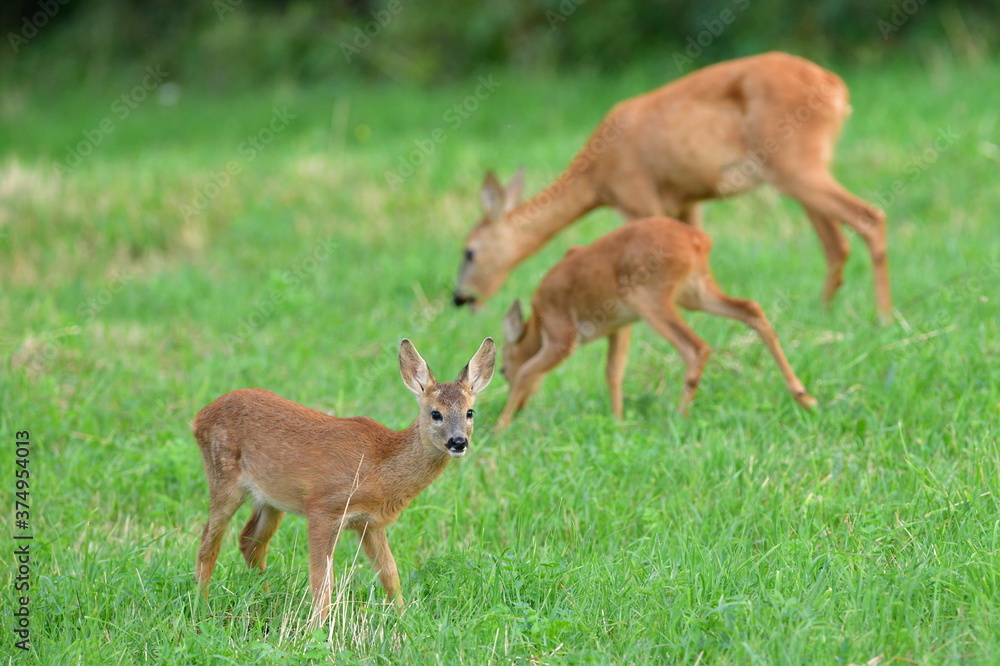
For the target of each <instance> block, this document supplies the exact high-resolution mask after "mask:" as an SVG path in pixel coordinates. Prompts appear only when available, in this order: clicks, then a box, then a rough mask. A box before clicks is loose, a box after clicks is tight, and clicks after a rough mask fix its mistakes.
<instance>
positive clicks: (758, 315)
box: [679, 275, 816, 409]
mask: <svg viewBox="0 0 1000 666" xmlns="http://www.w3.org/2000/svg"><path fill="white" fill-rule="evenodd" d="M699 286H700V288H699V289H690V290H688V291H687V292H686V293H685V295H684V298H682V299H681V300H680V301H679V302H680V304H681V305H682V306H683V307H686V308H688V309H691V310H704V311H705V312H711V313H712V314H717V315H720V316H722V317H728V318H730V319H737V320H739V321H741V322H743V323H744V324H746V325H747V326H749V327H750V328H752V329H753V330H754V331H756V332H757V335H759V336H760V338H761V339H762V340H763V341H764V344H765V345H767V349H768V351H770V352H771V356H772V357H774V360H775V362H776V363H777V364H778V368H779V369H780V370H781V374H782V375H783V376H784V378H785V385H786V386H787V387H788V390H789V391H790V392H791V393H792V395H793V396H794V397H795V401H796V402H798V403H799V404H800V405H801V406H803V407H805V408H806V409H810V408H812V407H815V406H816V398H814V397H812V396H811V395H809V393H808V391H806V388H805V386H803V384H802V382H801V381H800V380H799V378H798V377H797V376H796V375H795V371H794V370H792V366H791V365H790V364H789V363H788V359H787V358H785V354H784V352H783V351H782V350H781V345H780V344H779V343H778V336H777V334H775V332H774V329H773V328H772V327H771V324H770V322H768V320H767V316H765V315H764V310H763V309H762V308H761V307H760V305H759V304H758V303H757V302H756V301H748V300H743V299H740V298H732V297H731V296H727V295H726V294H724V293H723V292H722V290H721V289H719V287H718V285H716V284H715V280H714V279H713V278H712V276H711V275H705V276H703V277H702V278H701V279H700V285H699Z"/></svg>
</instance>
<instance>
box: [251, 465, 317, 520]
mask: <svg viewBox="0 0 1000 666" xmlns="http://www.w3.org/2000/svg"><path fill="white" fill-rule="evenodd" d="M240 486H241V487H242V488H243V489H244V490H245V491H246V492H247V494H249V495H250V497H251V498H253V503H254V506H261V505H267V506H273V507H274V508H275V509H280V510H281V511H285V512H286V513H297V514H299V515H300V516H301V515H304V514H305V507H303V506H302V499H301V498H302V496H303V495H302V494H300V493H299V492H296V491H295V490H293V489H291V488H282V489H278V488H270V489H269V488H265V487H263V485H262V484H259V483H256V482H255V481H254V480H253V479H252V478H251V477H250V475H248V474H245V473H244V474H243V475H242V476H241V477H240ZM269 490H270V492H268V491H269Z"/></svg>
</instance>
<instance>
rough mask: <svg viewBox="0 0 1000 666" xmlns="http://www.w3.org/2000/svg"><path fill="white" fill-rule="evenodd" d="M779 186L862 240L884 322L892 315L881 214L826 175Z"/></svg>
mask: <svg viewBox="0 0 1000 666" xmlns="http://www.w3.org/2000/svg"><path fill="white" fill-rule="evenodd" d="M781 189H782V190H783V191H784V192H785V193H787V194H789V195H790V196H792V197H794V198H795V199H797V200H798V201H799V203H801V204H802V205H803V206H804V207H805V208H806V210H811V211H814V212H815V213H817V214H819V215H823V216H826V217H828V218H833V219H835V220H840V221H841V222H842V223H844V224H846V225H847V226H849V227H850V228H852V229H854V230H855V231H856V232H857V233H858V235H860V236H861V238H862V239H864V241H865V244H866V245H867V246H868V253H869V254H870V255H871V258H872V274H873V276H874V279H875V305H876V308H877V310H878V314H879V318H880V319H881V320H882V321H883V322H885V321H887V320H888V318H889V317H890V315H891V314H892V296H891V294H890V291H889V260H888V256H887V247H886V223H885V213H883V212H882V211H881V210H879V209H878V208H877V207H875V206H873V205H872V204H870V203H868V202H867V201H864V200H862V199H859V198H858V197H856V196H854V195H853V194H851V193H850V192H848V191H847V190H845V189H844V187H843V186H842V185H841V184H840V183H838V182H837V181H836V180H834V178H833V176H831V175H829V174H826V175H825V176H824V177H821V178H812V179H808V180H801V179H800V180H797V181H793V182H791V183H790V184H787V185H785V186H783V187H782V188H781Z"/></svg>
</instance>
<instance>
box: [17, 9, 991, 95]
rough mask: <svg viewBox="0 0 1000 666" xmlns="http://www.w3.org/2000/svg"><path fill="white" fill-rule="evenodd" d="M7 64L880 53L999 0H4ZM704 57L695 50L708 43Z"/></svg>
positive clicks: (865, 58) (71, 74)
mask: <svg viewBox="0 0 1000 666" xmlns="http://www.w3.org/2000/svg"><path fill="white" fill-rule="evenodd" d="M0 23H2V26H3V31H4V34H5V38H6V41H7V44H6V45H5V46H4V47H3V48H0V72H3V73H4V75H6V76H13V77H16V78H19V79H30V80H43V81H49V82H52V83H64V84H68V83H73V84H79V83H80V82H88V81H95V82H99V81H101V80H102V79H104V78H107V77H109V76H113V75H114V73H115V72H120V71H121V69H122V68H123V67H138V68H140V69H141V68H142V67H145V66H148V65H154V64H156V65H161V66H163V67H164V68H165V69H166V70H167V71H169V72H170V73H171V78H172V79H174V80H177V81H183V82H185V83H188V84H193V85H204V86H207V87H213V88H222V89H225V88H229V87H237V86H248V85H257V84H262V83H267V82H274V81H275V80H289V81H295V82H310V81H321V80H329V79H331V78H333V77H335V78H344V77H348V78H359V79H388V80H394V81H402V82H410V83H414V84H426V83H429V82H434V81H439V80H442V79H449V78H456V77H464V76H468V75H470V74H472V73H474V72H477V71H482V69H483V68H487V67H494V66H498V65H502V66H513V67H517V68H522V69H525V70H532V69H556V70H558V69H566V68H580V67H585V68H596V69H607V70H612V71H613V70H614V69H616V68H619V67H620V65H621V63H623V62H627V61H630V60H635V59H642V58H658V59H660V58H672V59H674V61H675V62H676V63H677V67H678V72H681V71H685V69H684V66H685V62H684V59H685V58H689V59H690V60H689V63H688V64H691V65H692V66H691V67H690V68H691V69H693V68H694V67H697V66H702V65H704V64H707V63H708V62H713V61H717V60H721V59H725V58H728V57H733V56H737V55H743V54H748V53H755V52H761V51H766V50H772V49H781V50H789V51H794V52H798V53H802V54H804V55H808V56H810V57H813V58H816V59H820V60H822V59H830V58H833V59H836V60H838V61H851V60H853V61H858V62H877V61H878V60H880V59H883V58H884V57H885V56H886V55H887V54H893V53H902V54H906V53H907V52H918V51H920V50H921V49H927V48H947V49H949V50H950V51H951V52H953V53H954V54H955V55H956V56H957V57H959V58H969V59H976V58H982V57H984V56H985V55H986V53H987V45H988V44H991V43H994V44H995V43H997V42H998V37H1000V27H998V26H1000V12H998V11H997V3H996V0H952V1H950V2H941V1H939V0H816V1H815V2H811V3H801V2H797V1H796V0H717V1H713V2H685V1H683V0H659V1H656V2H640V1H635V0H515V1H513V2H483V3H470V2H466V1H464V0H434V1H429V0H425V1H424V2H416V1H414V0H346V1H344V2H339V3H337V2H318V1H310V0H197V1H196V0H91V1H90V2H85V1H83V0H5V2H4V3H3V6H2V9H0ZM703 54H704V55H706V58H704V59H702V60H698V59H699V58H701V56H702V55H703Z"/></svg>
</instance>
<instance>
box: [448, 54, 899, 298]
mask: <svg viewBox="0 0 1000 666" xmlns="http://www.w3.org/2000/svg"><path fill="white" fill-rule="evenodd" d="M849 113H850V105H849V104H848V92H847V87H846V86H845V85H844V82H843V81H842V80H841V79H840V78H839V77H838V76H837V75H835V74H833V73H832V72H829V71H827V70H825V69H823V68H821V67H819V66H817V65H815V64H813V63H811V62H809V61H808V60H803V59H802V58H797V57H795V56H790V55H788V54H784V53H767V54H763V55H758V56H752V57H748V58H740V59H737V60H731V61H728V62H723V63H719V64H717V65H712V66H710V67H705V68H704V69H701V70H698V71H696V72H693V73H692V74H689V75H688V76H685V77H683V78H681V79H678V80H677V81H674V82H672V83H670V84H668V85H666V86H663V87H662V88H659V89H657V90H654V91H652V92H649V93H646V94H645V95H640V96H638V97H634V98H632V99H629V100H626V101H624V102H621V103H620V104H618V105H617V106H615V107H614V108H613V109H612V110H611V111H610V112H609V113H608V115H607V116H606V117H605V118H604V120H603V121H602V122H601V124H600V125H598V127H597V129H596V130H595V131H594V132H593V134H592V135H591V136H590V138H589V139H588V140H587V143H586V144H585V145H584V147H583V149H582V150H581V151H580V153H579V154H577V155H576V157H574V158H573V160H572V162H571V163H570V165H569V166H568V167H567V169H566V170H565V171H564V172H563V173H562V175H560V176H559V178H558V179H557V180H556V181H555V182H554V183H552V184H551V185H549V186H548V187H547V188H545V189H544V190H543V191H542V192H540V193H539V194H537V195H536V196H534V197H532V198H531V199H530V200H528V201H526V202H524V203H523V204H522V203H520V197H521V189H522V187H523V172H522V171H519V172H518V173H517V174H516V175H515V177H514V179H513V181H512V182H511V184H509V185H508V187H507V188H506V189H504V188H502V187H501V186H500V183H499V182H498V181H497V179H496V177H495V176H494V175H493V174H492V173H488V174H487V176H486V179H485V181H484V183H483V191H482V200H483V207H484V209H485V213H486V214H485V216H484V218H483V219H482V220H481V221H480V222H479V224H477V225H476V227H475V228H474V229H473V230H472V232H471V233H470V234H469V237H468V239H467V241H466V246H465V247H466V259H465V260H464V261H463V263H462V266H461V268H460V271H459V277H458V283H457V286H456V289H455V302H456V304H459V305H461V304H463V303H473V304H475V303H476V302H477V301H479V300H485V299H487V298H489V297H490V296H492V295H493V294H494V293H495V292H496V291H497V290H498V289H499V288H500V286H501V285H502V284H503V282H504V280H505V279H506V277H507V275H508V274H509V273H510V271H511V270H512V269H513V268H514V267H515V266H516V265H517V264H519V263H520V262H521V261H523V260H524V259H526V258H527V257H529V256H531V255H532V254H534V253H535V252H537V251H538V249H539V248H540V247H541V246H542V245H543V244H544V243H545V242H546V241H548V239H550V238H551V237H552V236H554V235H555V234H556V233H558V232H559V231H560V230H561V229H563V228H565V227H566V226H568V225H569V224H571V223H573V222H574V221H575V220H577V219H578V218H580V217H581V216H583V215H584V214H586V213H587V212H589V211H590V210H593V209H594V208H598V207H600V206H611V207H614V208H616V209H617V210H618V211H619V212H620V213H621V214H622V216H623V217H624V218H625V219H626V220H634V219H638V218H640V217H647V216H660V215H666V216H671V217H676V218H679V219H681V220H682V221H684V222H686V223H688V224H691V225H692V226H695V227H700V224H701V213H700V210H699V202H701V201H704V200H706V199H714V198H720V197H727V196H731V195H733V194H738V193H740V192H745V191H747V190H750V189H753V188H755V187H757V186H759V185H761V184H763V183H770V184H771V185H773V186H774V187H775V188H777V189H778V191H780V192H782V193H783V194H786V195H788V196H791V197H793V198H794V199H796V200H797V201H798V202H799V203H800V204H802V206H803V208H804V209H805V211H806V213H807V214H808V216H809V219H810V220H811V221H812V224H813V227H814V228H815V230H816V233H817V235H818V236H819V238H820V241H821V242H822V244H823V249H824V253H825V257H826V262H827V276H826V282H825V284H824V287H823V298H824V300H825V301H826V302H827V303H829V302H830V301H831V299H832V298H833V296H834V294H835V293H836V291H837V289H838V287H839V286H840V284H841V282H842V273H843V266H844V262H845V261H846V260H847V255H848V252H849V251H850V246H849V244H848V243H847V239H846V238H844V235H843V232H842V231H841V228H840V226H839V224H838V223H843V224H844V225H846V226H848V227H850V228H852V229H854V230H855V231H856V232H857V233H858V234H860V235H861V237H862V238H863V239H864V241H865V243H867V245H868V250H869V252H870V254H871V258H872V264H873V272H874V277H875V297H876V304H877V307H878V311H879V314H880V316H882V317H886V316H888V314H889V313H890V311H891V309H892V302H891V297H890V293H889V268H888V263H887V259H886V226H885V215H884V214H883V213H882V212H881V211H880V210H879V209H878V208H876V207H875V206H873V205H871V204H869V203H867V202H865V201H863V200H861V199H859V198H857V197H855V196H854V195H852V194H851V193H850V192H848V191H847V190H845V189H844V188H843V187H842V186H841V185H840V184H839V183H838V182H837V180H836V179H835V178H834V177H833V175H832V174H831V173H830V162H831V161H832V159H833V149H834V145H835V143H836V141H837V137H838V135H839V133H840V128H841V125H842V124H843V122H844V120H845V118H846V117H847V116H848V114H849ZM470 255H471V257H472V258H471V260H470V259H469V258H468V257H469V256H470Z"/></svg>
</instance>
